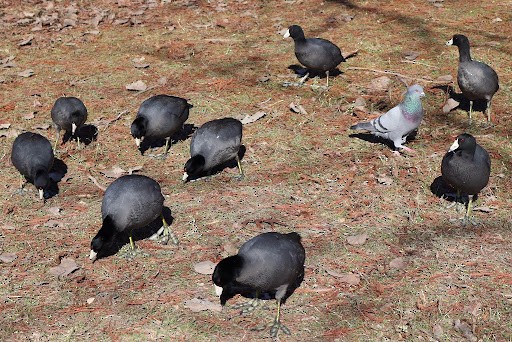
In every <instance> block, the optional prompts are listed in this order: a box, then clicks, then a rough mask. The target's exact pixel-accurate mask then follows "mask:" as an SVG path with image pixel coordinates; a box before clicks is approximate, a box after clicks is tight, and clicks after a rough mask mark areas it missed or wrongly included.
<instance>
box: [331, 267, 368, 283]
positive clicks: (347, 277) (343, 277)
mask: <svg viewBox="0 0 512 342" xmlns="http://www.w3.org/2000/svg"><path fill="white" fill-rule="evenodd" d="M326 272H327V273H328V274H330V275H332V276H333V277H336V278H338V279H339V281H341V282H342V283H346V284H349V285H357V284H359V283H360V282H361V277H360V276H359V274H354V273H339V272H337V271H333V270H326Z"/></svg>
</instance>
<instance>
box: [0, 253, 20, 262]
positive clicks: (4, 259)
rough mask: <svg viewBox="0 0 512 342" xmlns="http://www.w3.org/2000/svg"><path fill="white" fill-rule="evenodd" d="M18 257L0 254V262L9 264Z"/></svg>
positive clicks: (12, 254)
mask: <svg viewBox="0 0 512 342" xmlns="http://www.w3.org/2000/svg"><path fill="white" fill-rule="evenodd" d="M17 257H18V256H17V255H16V254H14V253H2V254H0V262H4V263H9V262H13V261H14V260H16V258H17Z"/></svg>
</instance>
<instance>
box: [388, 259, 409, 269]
mask: <svg viewBox="0 0 512 342" xmlns="http://www.w3.org/2000/svg"><path fill="white" fill-rule="evenodd" d="M406 266H407V263H406V262H405V260H404V258H402V257H400V258H395V259H393V260H391V261H390V262H389V267H391V268H394V269H397V270H403V269H404V268H405V267H406Z"/></svg>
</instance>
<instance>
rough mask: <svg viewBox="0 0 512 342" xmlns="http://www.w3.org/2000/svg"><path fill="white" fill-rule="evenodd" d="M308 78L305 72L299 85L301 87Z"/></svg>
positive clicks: (307, 73)
mask: <svg viewBox="0 0 512 342" xmlns="http://www.w3.org/2000/svg"><path fill="white" fill-rule="evenodd" d="M308 77H309V72H306V75H305V76H304V77H302V78H301V79H300V80H299V85H303V84H304V82H306V80H307V79H308Z"/></svg>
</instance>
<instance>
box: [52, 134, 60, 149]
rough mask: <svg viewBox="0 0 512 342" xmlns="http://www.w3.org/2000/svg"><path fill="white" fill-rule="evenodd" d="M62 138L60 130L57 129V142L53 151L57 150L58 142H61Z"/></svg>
mask: <svg viewBox="0 0 512 342" xmlns="http://www.w3.org/2000/svg"><path fill="white" fill-rule="evenodd" d="M59 140H60V130H59V129H57V139H55V144H54V145H53V152H54V153H55V152H57V143H58V142H59Z"/></svg>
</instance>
